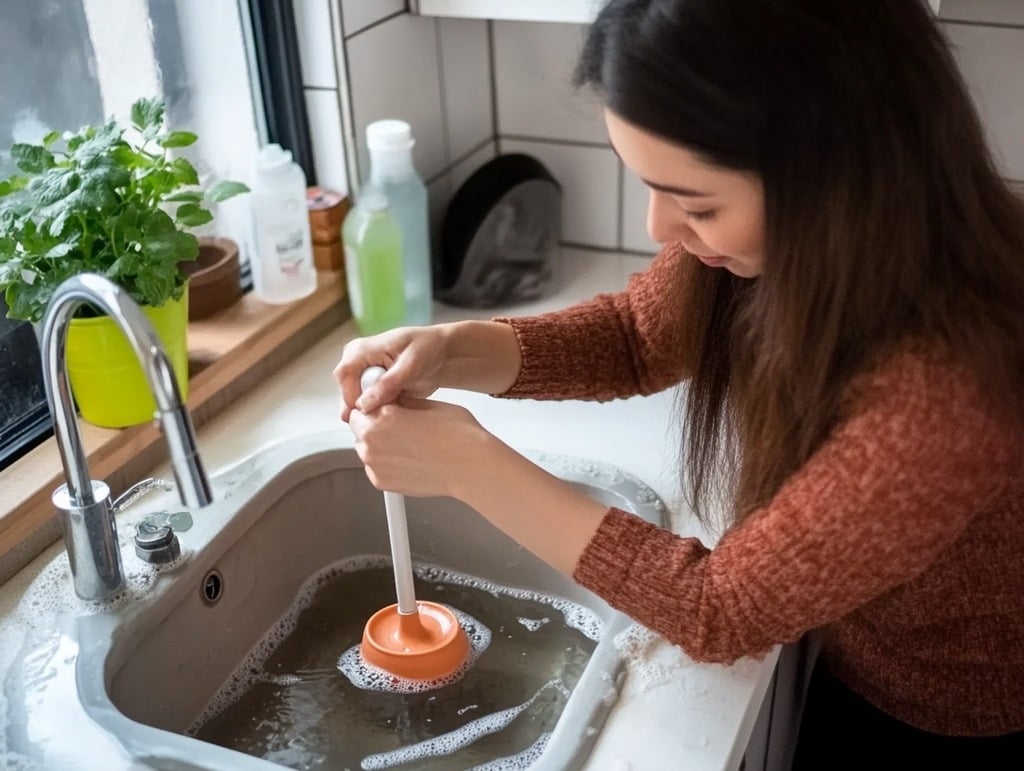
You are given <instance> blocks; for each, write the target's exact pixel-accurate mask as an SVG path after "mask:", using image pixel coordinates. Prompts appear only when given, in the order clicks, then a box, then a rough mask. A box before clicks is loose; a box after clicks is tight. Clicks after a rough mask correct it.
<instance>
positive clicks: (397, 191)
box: [364, 120, 433, 326]
mask: <svg viewBox="0 0 1024 771" xmlns="http://www.w3.org/2000/svg"><path fill="white" fill-rule="evenodd" d="M413 144H414V140H413V137H412V129H411V128H410V126H409V124H408V123H406V122H405V121H402V120H379V121H376V122H374V123H371V124H370V125H369V126H367V127H366V146H367V148H368V149H369V151H370V179H369V181H368V182H367V184H366V185H365V186H364V187H365V188H366V190H367V191H379V192H382V193H383V194H384V196H385V197H386V198H387V201H388V208H390V209H391V212H392V214H393V215H394V218H395V221H396V222H397V223H398V228H399V230H401V232H402V245H403V246H402V262H403V265H404V271H405V303H406V320H405V323H406V324H410V325H417V326H420V325H424V324H429V323H430V320H431V316H432V311H433V269H432V266H431V260H430V225H429V210H428V205H427V186H426V185H425V184H423V180H422V179H420V177H419V175H418V174H417V173H416V168H415V166H413V160H412V147H413Z"/></svg>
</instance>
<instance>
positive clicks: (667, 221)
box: [647, 190, 692, 244]
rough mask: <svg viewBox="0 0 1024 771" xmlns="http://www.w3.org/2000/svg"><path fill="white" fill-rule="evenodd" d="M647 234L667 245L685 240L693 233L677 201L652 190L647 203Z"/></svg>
mask: <svg viewBox="0 0 1024 771" xmlns="http://www.w3.org/2000/svg"><path fill="white" fill-rule="evenodd" d="M647 233H648V234H649V235H650V236H651V238H653V239H654V240H655V241H657V242H658V243H659V244H665V243H668V242H669V241H680V240H683V239H684V238H685V237H686V236H688V235H690V234H691V233H692V231H691V230H690V227H689V225H687V224H686V218H685V215H684V214H683V212H682V211H681V210H680V208H679V206H678V205H677V204H676V203H675V201H673V200H672V199H671V197H669V196H667V195H665V194H664V193H659V192H658V191H657V190H652V191H651V192H650V196H649V197H648V201H647Z"/></svg>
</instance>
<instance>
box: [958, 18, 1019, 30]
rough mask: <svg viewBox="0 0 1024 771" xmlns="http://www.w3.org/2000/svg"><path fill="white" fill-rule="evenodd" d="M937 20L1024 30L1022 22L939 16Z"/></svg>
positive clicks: (960, 24) (965, 24) (972, 25)
mask: <svg viewBox="0 0 1024 771" xmlns="http://www.w3.org/2000/svg"><path fill="white" fill-rule="evenodd" d="M939 22H940V23H942V24H956V25H958V26H961V27H994V28H996V29H1016V30H1024V24H1012V23H1010V22H1000V21H979V20H977V19H943V18H940V19H939Z"/></svg>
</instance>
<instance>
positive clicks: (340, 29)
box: [327, 0, 359, 200]
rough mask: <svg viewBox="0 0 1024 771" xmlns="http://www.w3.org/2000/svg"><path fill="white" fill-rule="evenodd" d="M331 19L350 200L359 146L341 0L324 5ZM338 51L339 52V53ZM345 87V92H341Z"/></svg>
mask: <svg viewBox="0 0 1024 771" xmlns="http://www.w3.org/2000/svg"><path fill="white" fill-rule="evenodd" d="M327 7H328V9H329V11H330V17H331V37H332V38H333V42H334V44H333V45H332V46H331V48H332V49H333V50H334V66H335V69H336V71H337V73H338V76H339V77H338V78H337V80H338V109H339V112H340V115H341V138H342V152H343V153H344V155H345V176H346V177H348V193H349V197H350V198H352V199H353V200H354V199H355V197H356V194H357V193H358V192H359V151H358V148H359V143H358V139H357V137H356V117H355V105H353V104H352V78H351V75H350V70H351V68H350V67H349V62H348V43H347V42H346V40H345V29H344V21H343V20H342V13H341V0H336V1H335V2H329V3H328V5H327ZM339 49H340V50H339ZM343 86H344V88H343Z"/></svg>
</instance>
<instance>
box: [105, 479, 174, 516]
mask: <svg viewBox="0 0 1024 771" xmlns="http://www.w3.org/2000/svg"><path fill="white" fill-rule="evenodd" d="M158 487H160V488H162V489H163V491H164V492H165V493H168V492H170V491H171V490H173V489H174V482H172V481H170V480H169V479H160V478H159V477H149V478H147V479H143V480H141V481H139V482H136V483H135V484H133V485H132V486H131V487H129V488H128V489H127V490H125V491H124V492H123V493H121V494H120V495H119V496H117V499H116V500H115V501H114V503H113V504H112V505H111V507H110V508H111V509H112V510H113V512H114V513H115V514H118V513H120V512H121V511H124V510H125V509H127V508H128V507H129V506H131V505H132V504H133V503H135V501H137V500H139V498H141V497H142V496H144V495H145V494H146V493H148V492H151V491H153V490H155V489H156V488H158Z"/></svg>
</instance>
